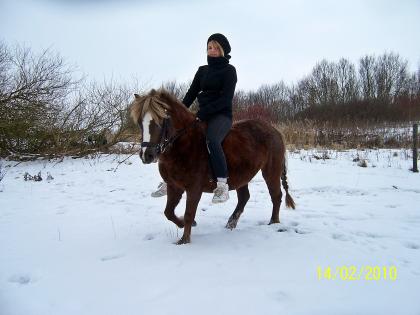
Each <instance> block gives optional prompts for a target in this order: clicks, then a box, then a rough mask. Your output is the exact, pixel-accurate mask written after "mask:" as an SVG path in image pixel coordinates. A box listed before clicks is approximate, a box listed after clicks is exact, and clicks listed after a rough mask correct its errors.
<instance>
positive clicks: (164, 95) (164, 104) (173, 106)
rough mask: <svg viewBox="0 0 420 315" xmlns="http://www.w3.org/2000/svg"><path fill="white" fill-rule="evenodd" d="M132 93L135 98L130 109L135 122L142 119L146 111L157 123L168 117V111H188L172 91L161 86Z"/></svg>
mask: <svg viewBox="0 0 420 315" xmlns="http://www.w3.org/2000/svg"><path fill="white" fill-rule="evenodd" d="M134 95H135V99H134V101H133V103H132V104H131V107H130V111H131V117H132V118H133V120H134V122H135V123H137V122H138V121H139V120H141V119H143V117H144V115H146V113H147V112H149V113H150V114H151V115H152V118H153V120H154V121H155V122H156V123H157V124H159V125H160V124H161V122H162V120H163V119H164V118H167V117H168V112H173V111H175V110H176V111H185V112H188V110H187V109H186V107H185V106H184V105H183V104H182V103H181V102H180V101H179V100H178V99H177V98H176V97H175V96H174V95H173V94H172V93H170V92H168V91H167V90H165V89H163V88H160V89H158V90H155V89H152V90H151V91H150V92H149V93H148V94H145V95H138V94H134Z"/></svg>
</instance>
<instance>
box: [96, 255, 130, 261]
mask: <svg viewBox="0 0 420 315" xmlns="http://www.w3.org/2000/svg"><path fill="white" fill-rule="evenodd" d="M122 257H124V255H123V254H114V255H107V256H103V257H102V258H101V260H102V261H108V260H114V259H119V258H122Z"/></svg>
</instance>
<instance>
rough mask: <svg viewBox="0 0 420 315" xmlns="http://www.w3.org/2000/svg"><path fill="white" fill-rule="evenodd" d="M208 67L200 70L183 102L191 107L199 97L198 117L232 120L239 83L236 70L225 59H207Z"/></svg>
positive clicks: (204, 119)
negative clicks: (237, 84) (221, 116)
mask: <svg viewBox="0 0 420 315" xmlns="http://www.w3.org/2000/svg"><path fill="white" fill-rule="evenodd" d="M207 60H208V63H209V64H208V65H204V66H201V67H199V68H198V70H197V73H196V74H195V76H194V80H193V82H192V83H191V86H190V88H189V90H188V92H187V94H186V95H185V97H184V99H183V100H182V102H183V103H184V104H185V106H187V107H190V106H191V104H192V103H193V102H194V100H195V98H196V97H197V100H198V104H199V106H200V108H199V111H198V112H197V117H198V118H200V120H203V121H207V120H209V119H211V117H213V116H215V115H219V114H222V115H225V116H227V117H229V118H230V119H232V99H233V94H234V93H235V86H236V82H237V78H236V69H235V67H234V66H232V65H230V64H229V60H228V59H226V58H224V57H207Z"/></svg>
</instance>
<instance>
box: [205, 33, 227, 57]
mask: <svg viewBox="0 0 420 315" xmlns="http://www.w3.org/2000/svg"><path fill="white" fill-rule="evenodd" d="M211 40H215V41H216V42H218V43H219V44H220V46H222V48H223V51H224V53H225V57H226V58H228V59H230V56H229V53H230V50H231V48H230V44H229V41H228V39H227V38H226V36H225V35H223V34H220V33H215V34H213V35H210V37H209V39H208V40H207V45H208V44H209V41H211Z"/></svg>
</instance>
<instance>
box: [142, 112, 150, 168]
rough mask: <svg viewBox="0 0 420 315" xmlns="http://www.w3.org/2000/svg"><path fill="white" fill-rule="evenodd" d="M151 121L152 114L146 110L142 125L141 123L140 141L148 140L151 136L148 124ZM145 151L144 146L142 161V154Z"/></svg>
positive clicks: (143, 158)
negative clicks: (141, 133)
mask: <svg viewBox="0 0 420 315" xmlns="http://www.w3.org/2000/svg"><path fill="white" fill-rule="evenodd" d="M152 121H153V117H152V115H150V113H149V112H147V113H146V115H144V117H143V122H142V125H143V135H142V141H143V142H150V138H151V135H150V124H151V123H152ZM145 152H146V148H144V150H143V152H142V160H143V161H144V160H145V156H144V153H145Z"/></svg>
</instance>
